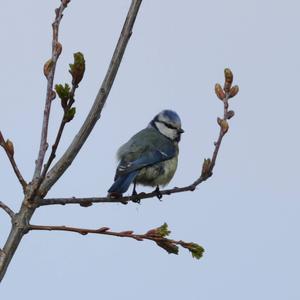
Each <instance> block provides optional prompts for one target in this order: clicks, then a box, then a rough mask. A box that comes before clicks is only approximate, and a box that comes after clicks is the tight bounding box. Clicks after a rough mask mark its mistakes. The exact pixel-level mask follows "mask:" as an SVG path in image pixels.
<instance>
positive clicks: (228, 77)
mask: <svg viewBox="0 0 300 300" xmlns="http://www.w3.org/2000/svg"><path fill="white" fill-rule="evenodd" d="M224 76H225V83H224V91H225V92H227V93H228V92H229V91H230V88H231V85H232V82H233V74H232V72H231V70H230V69H228V68H226V69H225V70H224Z"/></svg>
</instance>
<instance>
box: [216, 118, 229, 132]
mask: <svg viewBox="0 0 300 300" xmlns="http://www.w3.org/2000/svg"><path fill="white" fill-rule="evenodd" d="M218 123H219V122H218ZM219 125H220V127H221V130H222V133H223V134H225V133H226V132H227V131H228V129H229V125H228V122H227V121H226V120H223V119H222V120H221V121H220V123H219Z"/></svg>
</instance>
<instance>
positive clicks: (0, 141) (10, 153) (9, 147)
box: [0, 131, 27, 192]
mask: <svg viewBox="0 0 300 300" xmlns="http://www.w3.org/2000/svg"><path fill="white" fill-rule="evenodd" d="M0 146H1V147H3V149H4V150H5V153H6V154H7V157H8V159H9V161H10V164H11V166H12V168H13V170H14V172H15V174H16V176H17V178H18V180H19V182H20V184H21V185H22V187H23V191H24V192H25V189H26V186H27V183H26V181H25V180H24V178H23V176H22V174H21V172H20V170H19V168H18V166H17V164H16V161H15V159H14V149H13V144H12V142H11V141H9V140H7V141H6V142H5V141H4V138H3V135H2V133H1V131H0Z"/></svg>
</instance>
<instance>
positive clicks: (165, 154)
mask: <svg viewBox="0 0 300 300" xmlns="http://www.w3.org/2000/svg"><path fill="white" fill-rule="evenodd" d="M183 132H184V130H183V129H182V128H181V120H180V118H179V116H178V114H177V113H176V112H174V111H172V110H163V111H162V112H160V113H159V114H158V115H156V116H155V117H154V119H153V120H152V121H151V122H150V123H149V125H148V126H147V127H146V128H145V129H143V130H141V131H140V132H138V133H137V134H135V135H134V136H133V137H132V138H131V139H130V140H129V141H128V142H127V143H125V144H124V145H122V146H121V147H120V148H119V150H118V152H117V158H118V160H119V165H118V167H117V170H116V175H115V179H114V180H115V181H114V183H113V185H112V186H111V187H110V189H109V190H108V193H109V196H110V197H112V198H119V197H121V196H122V194H123V193H125V192H126V191H127V190H128V188H129V186H130V184H131V183H133V184H134V188H133V195H135V194H137V193H136V190H135V187H136V184H141V185H145V186H153V187H156V190H157V192H158V197H159V186H165V185H166V184H168V183H169V182H170V180H171V179H172V178H173V176H174V174H175V171H176V169H177V163H178V153H179V149H178V143H179V141H180V137H181V134H182V133H183ZM160 196H161V195H160Z"/></svg>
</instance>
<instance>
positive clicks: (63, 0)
mask: <svg viewBox="0 0 300 300" xmlns="http://www.w3.org/2000/svg"><path fill="white" fill-rule="evenodd" d="M70 1H71V0H61V3H62V4H63V6H65V7H67V5H68V4H69V3H70Z"/></svg>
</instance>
